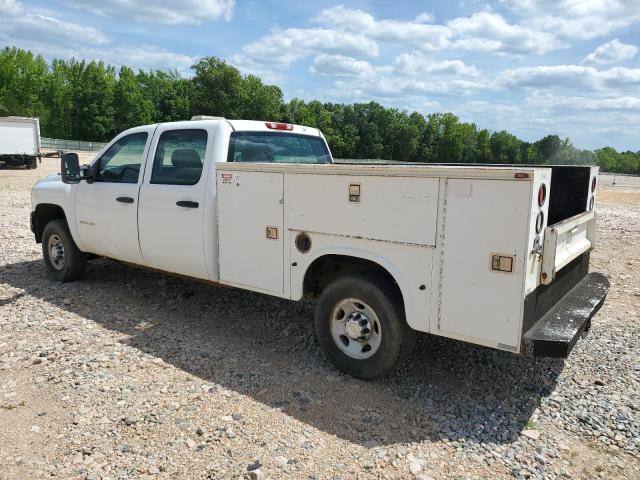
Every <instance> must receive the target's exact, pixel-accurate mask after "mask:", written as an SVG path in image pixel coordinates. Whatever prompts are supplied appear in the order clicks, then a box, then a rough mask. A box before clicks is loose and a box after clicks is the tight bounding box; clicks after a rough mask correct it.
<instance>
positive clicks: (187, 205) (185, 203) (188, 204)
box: [176, 200, 200, 208]
mask: <svg viewBox="0 0 640 480" xmlns="http://www.w3.org/2000/svg"><path fill="white" fill-rule="evenodd" d="M176 205H178V206H179V207H185V208H198V205H200V204H199V203H198V202H192V201H191V200H180V201H179V202H176Z"/></svg>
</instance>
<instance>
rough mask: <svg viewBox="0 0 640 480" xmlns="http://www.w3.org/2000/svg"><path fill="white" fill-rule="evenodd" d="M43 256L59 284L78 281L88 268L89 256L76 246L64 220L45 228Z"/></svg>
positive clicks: (50, 223)
mask: <svg viewBox="0 0 640 480" xmlns="http://www.w3.org/2000/svg"><path fill="white" fill-rule="evenodd" d="M42 254H43V256H44V263H45V265H46V266H47V270H48V271H49V274H50V275H51V276H52V277H53V278H54V279H55V280H58V281H59V282H70V281H73V280H75V279H77V278H78V277H79V276H80V275H82V274H83V273H84V271H85V268H86V266H87V255H86V254H85V253H83V252H81V251H80V250H79V249H78V247H77V246H76V243H75V242H74V241H73V238H72V237H71V232H69V227H68V226H67V223H66V222H65V221H64V220H52V221H50V222H49V223H47V225H46V226H45V227H44V231H43V232H42Z"/></svg>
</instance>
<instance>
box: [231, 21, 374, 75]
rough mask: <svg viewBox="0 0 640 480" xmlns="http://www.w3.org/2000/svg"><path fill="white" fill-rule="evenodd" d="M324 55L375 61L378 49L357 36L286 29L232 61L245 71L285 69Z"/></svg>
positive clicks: (249, 47) (260, 41) (319, 29)
mask: <svg viewBox="0 0 640 480" xmlns="http://www.w3.org/2000/svg"><path fill="white" fill-rule="evenodd" d="M321 53H325V54H329V55H343V56H364V57H375V56H377V55H378V46H377V45H376V43H375V42H374V41H373V40H371V39H368V38H366V37H365V36H363V35H361V34H358V33H346V32H338V31H336V30H331V29H327V28H307V29H305V28H287V29H286V30H282V31H274V32H272V33H270V34H269V35H265V36H264V37H262V38H261V39H260V40H258V41H256V42H252V43H249V44H247V45H245V46H244V47H242V49H241V52H240V54H238V55H235V56H234V57H232V61H233V62H234V63H236V64H238V65H240V66H241V67H246V68H255V67H256V66H260V65H262V66H264V65H267V66H270V67H273V68H285V67H288V66H289V65H290V64H291V63H293V62H295V61H297V60H300V59H301V58H304V57H307V56H310V55H316V54H321Z"/></svg>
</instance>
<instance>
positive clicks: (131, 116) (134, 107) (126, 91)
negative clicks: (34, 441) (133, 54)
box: [113, 67, 154, 130]
mask: <svg viewBox="0 0 640 480" xmlns="http://www.w3.org/2000/svg"><path fill="white" fill-rule="evenodd" d="M113 110H114V120H115V124H116V125H117V126H118V128H120V129H123V130H124V129H127V128H131V127H135V126H137V125H145V124H147V123H151V122H152V121H153V118H154V115H153V113H154V112H153V110H154V109H153V104H152V103H151V100H150V99H148V98H145V96H144V94H143V91H142V87H141V85H140V82H139V81H138V78H137V77H136V75H135V74H134V73H133V70H131V69H130V68H129V67H121V68H120V73H119V74H118V81H117V82H116V85H115V88H114V92H113Z"/></svg>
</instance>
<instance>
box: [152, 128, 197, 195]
mask: <svg viewBox="0 0 640 480" xmlns="http://www.w3.org/2000/svg"><path fill="white" fill-rule="evenodd" d="M206 149H207V131H206V130H199V129H189V130H169V131H167V132H163V133H162V135H160V139H159V140H158V146H157V147H156V154H155V156H154V158H153V170H152V172H151V183H157V184H164V185H195V184H196V183H198V181H199V180H200V176H201V175H202V159H203V158H204V153H205V150H206Z"/></svg>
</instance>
